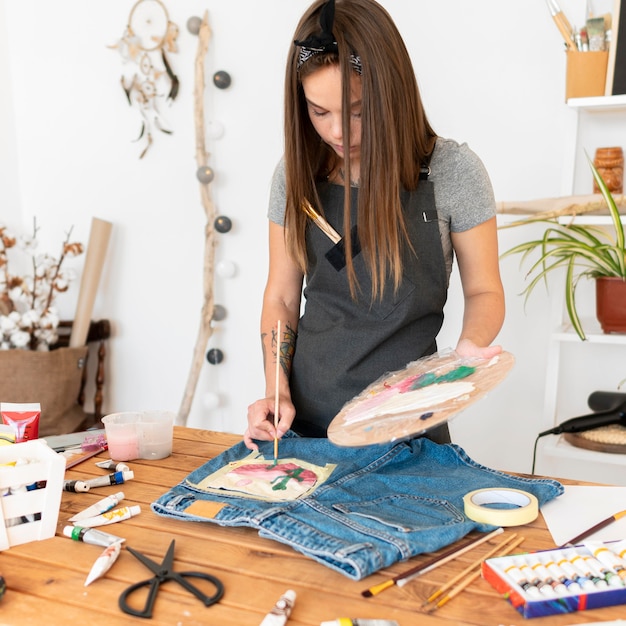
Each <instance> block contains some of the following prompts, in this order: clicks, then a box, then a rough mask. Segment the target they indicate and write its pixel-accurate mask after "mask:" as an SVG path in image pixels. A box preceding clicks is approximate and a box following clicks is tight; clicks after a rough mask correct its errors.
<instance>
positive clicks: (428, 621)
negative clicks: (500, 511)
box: [0, 427, 626, 626]
mask: <svg viewBox="0 0 626 626" xmlns="http://www.w3.org/2000/svg"><path fill="white" fill-rule="evenodd" d="M239 439H240V437H239V436H236V435H230V434H224V433H217V432H211V431H206V430H198V429H191V428H182V427H175V435H174V451H173V454H172V455H171V456H170V457H168V458H166V459H163V460H161V461H132V462H130V463H129V465H130V466H131V469H133V470H134V472H135V479H134V480H132V481H129V482H128V483H126V484H124V485H123V486H121V489H122V490H123V491H124V493H125V494H126V499H125V500H124V504H140V505H141V507H142V512H141V514H140V515H138V516H137V517H134V518H132V519H129V520H126V521H124V522H120V523H118V524H115V525H112V526H108V527H104V528H102V530H109V531H110V532H111V533H114V534H117V535H120V536H123V537H125V538H126V543H125V544H124V545H128V546H131V547H132V548H134V549H136V550H139V551H140V552H143V553H145V554H147V555H148V556H150V557H151V558H152V559H154V560H156V561H158V562H160V561H161V559H162V557H163V555H164V554H165V552H166V550H167V548H168V546H169V544H170V542H171V540H172V539H173V538H175V539H176V552H175V557H176V561H175V569H177V570H179V571H183V570H197V571H202V572H206V573H210V574H213V575H215V576H217V577H218V578H220V579H221V580H222V582H223V583H224V586H225V594H224V597H223V598H222V600H221V601H220V602H219V603H218V604H216V605H214V606H211V607H208V608H207V607H204V606H203V605H202V604H201V603H200V601H199V600H197V599H196V598H194V597H192V596H191V595H189V594H188V593H187V592H185V591H183V590H182V589H181V588H180V587H178V585H175V584H170V585H167V586H166V587H165V588H162V589H161V593H160V595H159V597H158V599H157V603H156V606H155V609H154V615H153V617H152V620H151V621H150V622H147V621H146V620H144V619H142V618H139V617H131V616H129V615H126V614H125V613H122V611H121V610H120V609H119V608H118V597H119V595H120V593H121V592H122V591H123V590H124V589H126V587H128V586H129V585H130V584H132V583H135V582H138V581H140V580H144V579H147V578H150V577H151V574H150V572H149V571H148V570H147V569H146V568H145V567H144V566H143V565H142V564H141V563H139V561H138V560H137V559H135V558H134V557H133V556H132V555H131V554H130V553H129V552H128V551H127V550H125V549H123V550H122V553H121V554H120V557H119V559H118V560H117V562H116V563H115V564H114V565H113V567H112V568H111V569H110V570H109V572H108V573H107V574H106V575H105V576H104V577H103V578H101V579H98V580H96V581H95V582H94V583H92V584H91V585H89V586H88V587H85V586H84V581H85V578H86V576H87V573H88V572H89V570H90V569H91V566H92V565H93V562H94V560H95V559H96V558H97V557H98V555H99V554H100V553H101V551H102V548H100V547H98V546H93V545H87V544H84V543H80V542H76V541H72V540H70V539H67V538H65V537H63V536H62V533H61V531H62V528H63V526H64V525H66V523H67V519H68V518H69V517H71V516H72V515H73V514H74V513H76V512H78V511H80V510H82V509H84V508H85V507H87V506H89V505H90V504H93V503H94V502H95V501H97V500H99V499H101V498H102V497H104V496H105V495H109V494H111V493H114V492H116V491H119V490H120V487H119V486H117V487H113V486H111V487H106V488H98V489H93V490H92V491H90V492H89V493H84V494H75V493H64V494H63V501H62V505H61V512H60V516H59V526H58V532H57V535H56V536H55V537H53V538H51V539H46V540H43V541H35V542H32V543H28V544H23V545H20V546H14V547H12V548H10V549H9V550H7V551H5V552H2V553H0V571H1V572H2V574H3V575H4V577H5V579H6V582H7V586H8V590H7V592H6V594H5V596H4V598H3V599H2V600H0V624H2V625H10V626H28V625H30V624H33V625H36V626H40V625H41V624H48V625H49V624H72V625H76V626H94V625H96V626H97V625H100V624H102V625H103V626H104V625H106V626H116V625H122V624H123V625H127V624H133V623H136V624H141V623H143V624H146V623H152V624H158V625H164V626H165V625H167V626H172V625H180V626H188V625H192V624H207V625H216V626H258V625H259V624H260V622H261V620H262V619H263V617H264V615H265V614H266V613H268V612H269V610H270V609H271V608H272V606H273V605H274V603H275V602H276V600H277V599H278V598H279V597H280V595H281V594H282V593H284V592H285V590H287V589H290V588H291V589H293V590H294V591H295V592H296V594H297V600H296V605H295V608H294V611H293V613H292V615H291V618H290V619H289V621H288V626H319V624H320V622H322V621H324V620H332V619H335V618H337V617H360V618H370V619H373V618H378V619H395V620H397V622H398V623H399V624H400V626H414V625H416V624H419V625H420V626H458V625H470V624H471V625H475V626H498V625H506V626H509V625H513V624H516V625H519V624H522V623H530V624H536V626H566V625H569V624H583V623H586V622H599V621H608V620H615V619H617V618H618V617H623V616H624V615H626V607H624V606H618V607H612V608H604V609H596V610H593V611H583V612H579V613H570V614H566V615H560V616H553V617H544V618H538V619H535V620H530V621H528V620H524V619H523V618H522V617H521V616H520V615H519V613H517V611H516V610H515V609H513V608H512V607H511V606H510V605H509V603H508V602H507V601H506V600H505V599H504V598H502V597H501V596H500V595H498V594H497V593H496V592H495V590H494V589H493V588H492V587H491V586H490V585H489V584H488V583H487V582H486V581H484V580H482V579H479V580H477V581H476V582H475V583H473V584H472V585H471V586H470V587H469V588H468V589H466V590H465V591H463V592H462V593H461V594H460V595H459V596H457V597H456V598H454V599H453V600H451V601H450V602H449V603H448V604H446V605H445V606H443V607H442V608H440V609H439V610H438V611H436V612H435V613H432V614H426V613H424V610H423V609H422V608H421V604H422V601H423V600H424V599H425V598H427V597H428V596H429V595H430V594H431V593H432V592H433V591H434V590H435V589H437V588H438V587H439V586H440V585H442V584H444V583H445V582H446V580H449V579H450V578H451V577H453V576H454V575H455V574H457V573H458V572H460V571H461V570H462V569H464V568H465V567H466V566H467V565H468V564H469V563H471V562H472V561H474V560H475V559H476V558H478V557H480V556H481V551H483V553H486V552H487V551H488V550H489V548H490V547H491V545H490V544H483V545H482V546H480V547H477V548H476V549H475V550H473V551H471V552H469V553H467V554H466V555H464V556H462V557H460V558H459V559H458V560H455V561H452V562H451V563H449V564H447V565H444V566H442V567H441V568H438V569H436V570H434V571H433V572H431V573H430V574H428V575H424V576H422V577H420V578H417V579H415V580H413V581H411V582H410V583H409V584H407V585H406V586H404V587H402V588H399V587H397V586H395V587H391V588H390V589H387V590H386V591H384V592H382V593H381V594H379V595H377V596H375V597H373V598H363V597H362V596H361V592H362V591H363V590H365V589H367V588H369V587H371V586H373V585H375V584H377V583H380V582H383V581H384V580H386V579H388V578H390V577H393V576H395V575H397V574H399V573H401V572H403V571H406V570H407V569H408V568H409V567H411V566H413V565H415V564H418V563H419V562H420V561H423V560H426V558H428V557H427V556H419V557H415V558H414V559H411V561H410V563H397V564H395V565H394V566H393V567H390V568H388V569H386V570H384V571H382V572H378V573H376V574H374V575H372V576H370V577H368V578H366V579H364V580H362V581H358V582H356V581H353V580H350V579H348V578H346V577H345V576H343V575H342V574H339V573H337V572H335V571H333V570H331V569H329V568H327V567H325V566H324V565H321V564H319V563H317V562H315V561H313V560H312V559H310V558H307V557H305V556H304V555H302V554H300V553H299V552H296V551H295V550H293V549H292V548H290V547H289V546H287V545H284V544H281V543H278V542H274V541H271V540H269V539H262V538H260V537H259V536H258V534H257V531H256V530H254V529H252V528H223V527H220V526H218V525H216V524H212V523H195V522H183V521H177V520H171V519H168V518H163V517H160V516H157V515H155V514H154V513H153V512H152V511H151V510H150V503H151V502H153V501H154V500H156V499H157V498H158V497H159V496H161V495H162V494H163V493H165V492H166V491H167V490H168V489H169V488H170V487H172V486H173V485H175V484H177V483H178V482H179V481H180V480H182V479H183V478H184V477H185V476H186V475H187V474H188V473H189V472H190V471H192V470H194V469H196V468H197V467H199V466H200V465H202V464H203V463H204V462H205V461H206V460H207V459H209V458H212V457H214V456H216V455H218V454H219V453H221V452H222V451H223V450H224V449H226V448H227V447H229V446H231V445H232V444H234V443H236V442H237V441H238V440H239ZM100 457H101V458H102V459H105V458H108V454H106V453H103V454H101V455H100ZM102 473H103V471H102V470H100V469H99V468H97V467H96V466H95V464H94V462H93V459H92V460H88V461H85V462H83V463H82V464H81V465H78V466H76V467H75V468H72V469H70V470H68V471H67V472H66V478H68V479H75V478H80V477H85V476H97V475H101V474H102ZM511 532H518V533H519V534H520V535H523V536H524V537H525V538H526V539H525V541H524V543H523V544H522V545H521V549H524V550H529V551H530V550H541V549H549V548H553V547H554V544H553V542H552V539H551V536H550V534H549V532H548V531H547V529H546V526H545V523H544V521H543V518H542V517H541V516H539V519H537V521H536V522H534V523H533V524H530V525H528V526H524V527H520V528H513V529H507V530H506V533H511ZM476 536H479V535H478V534H477V535H476ZM504 536H506V534H505V535H504ZM501 538H502V536H500V537H497V538H496V540H501ZM428 556H431V555H428ZM207 591H209V588H207Z"/></svg>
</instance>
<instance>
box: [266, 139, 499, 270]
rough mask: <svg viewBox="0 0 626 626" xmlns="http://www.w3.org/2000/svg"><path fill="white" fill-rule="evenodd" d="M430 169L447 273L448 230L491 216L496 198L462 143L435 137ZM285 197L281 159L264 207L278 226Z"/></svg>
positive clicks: (282, 218)
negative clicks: (435, 141)
mask: <svg viewBox="0 0 626 626" xmlns="http://www.w3.org/2000/svg"><path fill="white" fill-rule="evenodd" d="M430 170H431V172H430V177H429V178H430V180H431V181H432V182H433V183H434V187H435V204H436V206H437V212H438V219H439V231H440V233H441V244H442V247H443V253H444V258H445V262H446V269H447V272H448V277H449V276H450V272H451V271H452V258H453V254H452V242H451V240H450V232H454V233H458V232H463V231H465V230H469V229H470V228H473V227H474V226H478V225H479V224H482V223H483V222H486V221H487V220H488V219H490V218H492V217H493V216H495V214H496V201H495V198H494V195H493V188H492V186H491V181H490V180H489V174H488V173H487V170H486V169H485V166H484V165H483V162H482V161H481V160H480V158H479V157H478V155H476V154H475V153H474V152H472V150H471V149H470V148H469V147H468V145H467V144H466V143H462V144H459V143H457V142H456V141H454V140H452V139H444V138H441V137H438V138H437V143H436V145H435V150H434V151H433V155H432V158H431V161H430ZM285 198H286V193H285V164H284V161H283V160H282V159H281V160H280V162H279V163H278V165H277V166H276V170H275V172H274V176H273V178H272V187H271V191H270V201H269V208H268V217H269V219H270V220H271V221H272V222H275V223H276V224H279V225H281V226H282V225H283V224H284V222H285Z"/></svg>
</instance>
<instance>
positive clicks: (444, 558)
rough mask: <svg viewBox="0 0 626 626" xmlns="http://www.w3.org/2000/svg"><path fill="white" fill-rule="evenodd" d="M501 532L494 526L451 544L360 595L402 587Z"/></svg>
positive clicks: (501, 530)
mask: <svg viewBox="0 0 626 626" xmlns="http://www.w3.org/2000/svg"><path fill="white" fill-rule="evenodd" d="M502 532H504V529H502V528H496V530H494V531H493V532H490V533H489V534H487V535H483V536H482V537H479V538H478V539H468V540H466V541H464V542H463V543H461V544H459V545H453V546H452V547H451V548H449V549H448V550H446V551H445V552H443V553H442V554H440V555H439V556H435V557H433V558H432V559H429V560H428V561H424V562H423V563H420V564H419V565H416V566H415V567H412V568H411V569H409V570H407V571H405V572H402V573H401V574H398V575H397V576H394V577H393V578H390V579H389V580H386V581H385V582H383V583H380V584H378V585H374V586H373V587H370V588H369V589H366V590H365V591H362V592H361V595H362V596H363V597H364V598H371V597H372V596H375V595H378V594H379V593H380V592H381V591H384V590H385V589H389V587H393V586H394V585H397V586H398V587H403V586H404V585H406V583H408V582H409V581H411V580H413V579H414V578H417V577H418V576H421V575H422V574H426V573H427V572H430V571H431V570H434V569H435V568H437V567H440V566H441V565H445V564H446V563H447V562H448V561H451V560H452V559H456V558H457V557H459V556H461V555H462V554H465V552H467V551H469V550H471V549H472V548H475V547H476V546H479V545H480V544H481V543H485V542H486V541H489V539H491V538H492V537H495V536H496V535H499V534H501V533H502Z"/></svg>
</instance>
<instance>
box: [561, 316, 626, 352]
mask: <svg viewBox="0 0 626 626" xmlns="http://www.w3.org/2000/svg"><path fill="white" fill-rule="evenodd" d="M581 323H582V325H583V330H584V331H585V337H586V341H588V342H589V343H604V344H608V345H611V346H615V345H623V346H626V334H620V333H604V332H603V331H602V328H601V327H600V324H599V322H598V320H597V319H595V318H590V317H589V318H583V319H581ZM552 336H553V337H554V339H556V340H558V341H564V342H567V341H573V342H580V341H581V339H580V337H579V336H578V335H577V334H576V331H575V330H574V329H573V328H572V325H571V324H569V323H566V324H563V325H562V326H560V327H559V328H557V329H556V330H555V331H554V333H553V334H552Z"/></svg>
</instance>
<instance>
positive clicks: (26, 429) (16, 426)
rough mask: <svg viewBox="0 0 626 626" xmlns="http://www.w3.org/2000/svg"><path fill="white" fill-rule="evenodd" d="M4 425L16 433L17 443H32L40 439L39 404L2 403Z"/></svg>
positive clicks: (1, 413)
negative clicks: (33, 440)
mask: <svg viewBox="0 0 626 626" xmlns="http://www.w3.org/2000/svg"><path fill="white" fill-rule="evenodd" d="M0 415H1V416H2V423H3V424H8V425H9V426H11V428H13V431H14V432H15V442H16V443H22V442H23V441H31V440H32V439H38V438H39V418H40V417H41V404H39V402H30V403H23V402H2V403H0Z"/></svg>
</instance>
